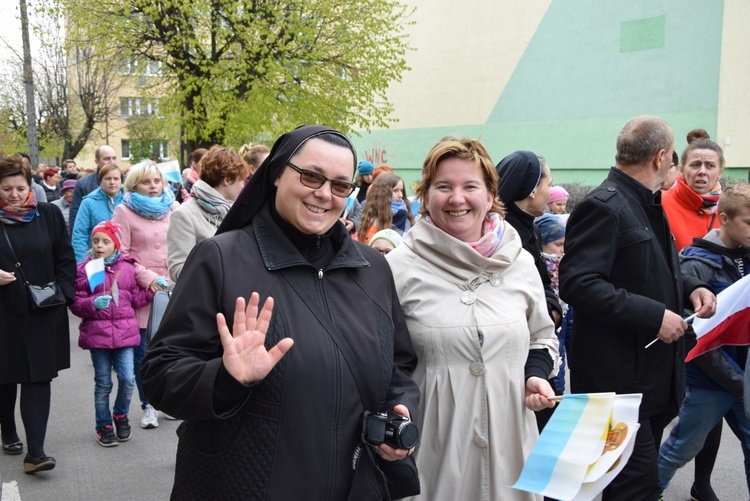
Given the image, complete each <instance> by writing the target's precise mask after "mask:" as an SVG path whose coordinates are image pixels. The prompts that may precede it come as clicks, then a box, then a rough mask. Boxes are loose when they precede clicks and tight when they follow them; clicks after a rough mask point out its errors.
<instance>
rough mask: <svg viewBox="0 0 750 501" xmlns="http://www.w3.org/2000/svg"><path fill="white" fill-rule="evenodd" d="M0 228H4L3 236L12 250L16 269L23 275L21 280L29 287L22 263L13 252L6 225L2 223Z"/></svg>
mask: <svg viewBox="0 0 750 501" xmlns="http://www.w3.org/2000/svg"><path fill="white" fill-rule="evenodd" d="M0 226H2V227H3V235H5V241H6V242H8V247H9V248H10V255H11V256H13V261H15V262H16V265H15V266H16V268H17V269H18V271H19V272H20V273H21V278H22V279H23V283H24V284H25V285H29V281H28V280H26V275H24V273H23V268H21V261H19V260H18V258H17V257H16V251H14V250H13V244H11V243H10V238H8V230H6V229H5V224H4V223H0Z"/></svg>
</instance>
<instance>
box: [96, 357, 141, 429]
mask: <svg viewBox="0 0 750 501" xmlns="http://www.w3.org/2000/svg"><path fill="white" fill-rule="evenodd" d="M91 362H92V363H93V364H94V383H95V386H94V408H95V409H96V427H97V428H101V427H102V426H107V425H111V424H112V414H111V413H110V412H109V395H110V393H112V367H114V368H115V373H116V374H117V397H116V398H115V406H114V409H113V414H115V415H119V414H128V412H129V411H130V399H131V397H132V396H133V389H134V388H135V376H134V374H133V348H117V349H114V350H106V349H94V350H91Z"/></svg>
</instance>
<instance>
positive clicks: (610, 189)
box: [607, 186, 617, 191]
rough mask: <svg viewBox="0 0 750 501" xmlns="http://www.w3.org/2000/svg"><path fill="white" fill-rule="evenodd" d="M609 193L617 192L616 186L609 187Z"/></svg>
mask: <svg viewBox="0 0 750 501" xmlns="http://www.w3.org/2000/svg"><path fill="white" fill-rule="evenodd" d="M607 191H617V188H615V187H614V186H609V187H608V188H607Z"/></svg>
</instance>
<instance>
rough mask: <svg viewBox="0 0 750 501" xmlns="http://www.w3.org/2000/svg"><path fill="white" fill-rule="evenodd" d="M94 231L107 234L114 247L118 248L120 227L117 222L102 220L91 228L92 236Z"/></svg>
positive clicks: (120, 239)
mask: <svg viewBox="0 0 750 501" xmlns="http://www.w3.org/2000/svg"><path fill="white" fill-rule="evenodd" d="M94 233H104V234H105V235H107V236H109V238H111V239H112V241H113V242H114V243H115V249H117V250H119V249H120V246H121V245H122V244H121V242H122V227H121V226H120V225H119V224H117V223H115V222H113V221H102V222H101V223H99V224H97V225H96V226H94V229H93V230H91V236H92V237H93V236H94Z"/></svg>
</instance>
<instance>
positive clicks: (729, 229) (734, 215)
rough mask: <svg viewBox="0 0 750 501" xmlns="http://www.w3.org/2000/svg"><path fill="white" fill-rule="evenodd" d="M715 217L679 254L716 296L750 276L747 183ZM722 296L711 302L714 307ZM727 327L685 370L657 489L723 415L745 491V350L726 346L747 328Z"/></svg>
mask: <svg viewBox="0 0 750 501" xmlns="http://www.w3.org/2000/svg"><path fill="white" fill-rule="evenodd" d="M718 213H719V222H720V223H721V227H720V228H718V229H713V230H711V231H709V232H708V234H707V235H706V236H705V237H704V238H696V239H694V240H693V244H692V245H691V246H688V247H685V248H684V249H683V250H682V252H681V253H680V259H681V264H680V266H681V268H682V272H683V275H689V276H693V277H697V278H698V279H699V280H701V281H702V282H703V283H706V284H708V285H710V286H711V287H713V288H714V290H715V291H716V293H717V294H718V293H721V292H722V291H723V290H724V289H726V288H727V287H729V286H730V285H732V284H733V283H735V282H737V281H739V280H740V279H742V277H744V276H746V275H747V274H748V272H750V184H748V183H737V184H735V185H732V186H730V187H729V188H727V189H726V190H725V191H724V193H723V194H722V196H721V198H720V199H719V206H718ZM738 285H739V284H738ZM727 292H728V293H729V291H727ZM723 297H724V295H719V296H718V298H717V300H718V302H719V304H720V305H721V302H722V298H723ZM718 314H719V310H717V316H718ZM736 314H740V315H741V314H742V313H741V312H730V316H732V315H736ZM727 318H728V317H727ZM716 320H721V319H716ZM722 323H726V322H723V321H722ZM729 325H730V326H731V325H734V327H730V329H732V330H733V331H731V332H730V329H727V332H725V333H723V334H722V337H724V338H729V340H728V341H727V344H725V345H723V346H721V347H719V348H717V349H715V350H712V351H708V352H706V353H703V354H701V355H699V356H697V357H696V358H694V359H693V360H692V361H690V362H688V364H687V366H686V380H687V388H686V392H685V400H684V401H683V403H682V407H681V408H680V418H679V422H678V423H677V425H676V426H675V427H674V428H672V431H671V432H670V434H669V438H667V440H666V441H665V442H664V443H663V444H662V446H661V449H660V451H659V484H660V485H661V487H662V488H663V489H666V487H667V486H668V485H669V482H670V480H672V477H673V476H674V474H675V472H676V471H677V470H678V469H679V468H681V467H682V466H684V465H685V464H686V463H688V462H689V461H690V460H692V459H693V458H694V457H695V455H696V454H697V453H698V452H699V451H700V450H701V448H702V447H703V443H704V442H705V440H706V436H707V435H708V432H709V431H711V429H712V428H713V427H714V426H716V425H717V424H718V423H719V422H720V421H721V419H722V418H724V417H726V420H727V423H729V426H730V427H731V428H732V431H733V432H734V434H735V435H736V436H737V438H739V439H740V442H741V443H742V450H743V452H744V454H745V477H746V481H747V482H748V486H749V487H750V471H749V470H748V468H749V467H750V457H748V454H749V452H750V419H748V416H747V415H746V414H745V410H744V406H743V380H744V367H745V361H746V358H747V347H746V346H731V345H743V344H748V343H750V328H749V327H748V323H747V322H742V321H740V322H734V323H733V324H732V323H729ZM734 329H737V330H742V329H744V330H745V332H744V333H743V332H737V331H734ZM698 330H699V329H698V327H697V326H696V332H698ZM711 494H713V493H707V492H697V491H696V486H695V485H694V486H693V488H692V490H691V495H692V496H693V498H694V499H713V498H711V497H710V495H711Z"/></svg>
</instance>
